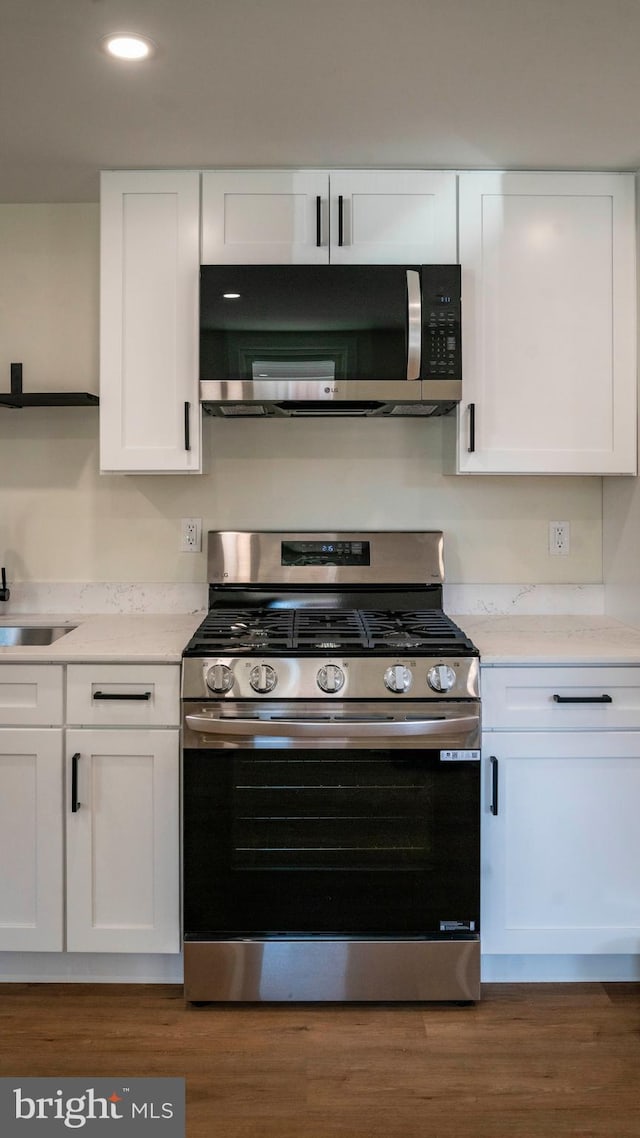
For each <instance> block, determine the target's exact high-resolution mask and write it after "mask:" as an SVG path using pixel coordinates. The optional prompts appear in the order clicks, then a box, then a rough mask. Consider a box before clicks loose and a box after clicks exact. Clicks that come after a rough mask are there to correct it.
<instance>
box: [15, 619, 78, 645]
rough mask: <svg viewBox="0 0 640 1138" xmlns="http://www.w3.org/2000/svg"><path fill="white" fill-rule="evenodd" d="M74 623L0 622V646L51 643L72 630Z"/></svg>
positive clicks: (74, 626)
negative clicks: (9, 623)
mask: <svg viewBox="0 0 640 1138" xmlns="http://www.w3.org/2000/svg"><path fill="white" fill-rule="evenodd" d="M74 628H77V625H75V624H17V625H8V624H5V625H1V624H0V648H13V647H24V646H25V645H28V644H53V643H54V641H55V640H59V639H60V637H61V636H66V635H67V632H73V630H74Z"/></svg>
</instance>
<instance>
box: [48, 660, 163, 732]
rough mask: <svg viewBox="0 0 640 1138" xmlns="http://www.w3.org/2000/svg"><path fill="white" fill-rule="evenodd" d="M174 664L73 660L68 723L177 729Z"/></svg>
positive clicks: (70, 667)
mask: <svg viewBox="0 0 640 1138" xmlns="http://www.w3.org/2000/svg"><path fill="white" fill-rule="evenodd" d="M179 722H180V667H179V665H177V664H72V665H70V666H69V667H68V669H67V723H69V724H73V725H75V726H92V727H93V726H100V727H124V726H126V727H176V726H178V725H179Z"/></svg>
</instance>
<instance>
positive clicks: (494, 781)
mask: <svg viewBox="0 0 640 1138" xmlns="http://www.w3.org/2000/svg"><path fill="white" fill-rule="evenodd" d="M489 762H490V763H491V805H490V807H489V809H490V811H491V813H492V814H493V815H494V816H495V815H496V814H497V813H498V760H497V759H496V757H495V755H491V756H490V758H489Z"/></svg>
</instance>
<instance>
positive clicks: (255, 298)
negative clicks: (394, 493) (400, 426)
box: [200, 265, 462, 416]
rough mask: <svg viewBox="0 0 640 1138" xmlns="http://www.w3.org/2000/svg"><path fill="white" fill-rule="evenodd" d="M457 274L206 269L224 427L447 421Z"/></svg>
mask: <svg viewBox="0 0 640 1138" xmlns="http://www.w3.org/2000/svg"><path fill="white" fill-rule="evenodd" d="M460 294H461V287H460V266H459V265H204V266H203V267H202V269H201V275H200V397H201V401H202V403H203V406H204V408H205V410H207V411H208V412H210V413H211V414H215V415H223V416H239V415H253V416H255V415H307V416H311V415H315V416H318V415H324V416H336V415H338V416H340V415H443V414H446V413H447V412H449V411H450V410H451V409H452V408H453V407H454V406H455V404H456V403H458V402H459V400H460V397H461V387H462V356H461V347H460V318H461V317H460V308H461V295H460Z"/></svg>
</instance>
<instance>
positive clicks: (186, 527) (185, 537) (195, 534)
mask: <svg viewBox="0 0 640 1138" xmlns="http://www.w3.org/2000/svg"><path fill="white" fill-rule="evenodd" d="M180 533H181V540H180V549H181V551H182V553H199V552H200V550H201V549H202V518H182V521H181V522H180Z"/></svg>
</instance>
